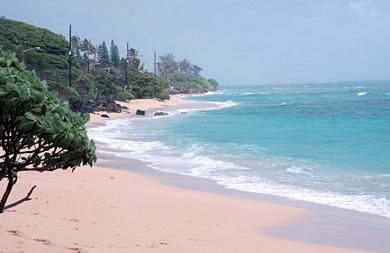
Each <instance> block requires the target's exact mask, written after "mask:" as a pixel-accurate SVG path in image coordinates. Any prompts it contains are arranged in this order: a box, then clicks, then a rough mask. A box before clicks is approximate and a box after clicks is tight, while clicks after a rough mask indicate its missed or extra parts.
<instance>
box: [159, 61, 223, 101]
mask: <svg viewBox="0 0 390 253" xmlns="http://www.w3.org/2000/svg"><path fill="white" fill-rule="evenodd" d="M158 70H159V73H160V76H161V77H162V78H164V79H165V80H167V81H168V82H170V83H171V84H172V88H173V90H172V93H184V94H191V93H204V92H207V91H214V90H216V89H217V88H218V82H217V81H215V80H213V79H209V80H207V79H205V78H204V77H202V76H201V75H200V72H201V71H202V68H201V67H199V66H197V65H195V64H192V63H191V62H190V61H188V60H187V59H184V60H181V61H176V60H175V57H174V56H173V54H167V55H163V56H160V58H159V62H158Z"/></svg>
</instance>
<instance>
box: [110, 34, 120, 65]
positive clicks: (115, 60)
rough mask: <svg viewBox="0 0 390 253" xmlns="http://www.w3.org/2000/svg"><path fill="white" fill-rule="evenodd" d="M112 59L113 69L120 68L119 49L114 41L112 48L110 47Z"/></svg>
mask: <svg viewBox="0 0 390 253" xmlns="http://www.w3.org/2000/svg"><path fill="white" fill-rule="evenodd" d="M110 59H111V63H112V66H113V67H119V61H120V56H119V48H118V46H117V45H115V43H114V41H113V40H111V46H110Z"/></svg>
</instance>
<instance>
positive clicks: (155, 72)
mask: <svg viewBox="0 0 390 253" xmlns="http://www.w3.org/2000/svg"><path fill="white" fill-rule="evenodd" d="M153 73H154V76H157V53H156V51H154V72H153Z"/></svg>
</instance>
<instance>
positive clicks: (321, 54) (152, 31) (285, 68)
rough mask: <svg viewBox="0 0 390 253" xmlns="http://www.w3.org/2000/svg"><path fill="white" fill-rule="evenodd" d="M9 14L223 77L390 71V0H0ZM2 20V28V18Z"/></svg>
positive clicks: (324, 76)
mask: <svg viewBox="0 0 390 253" xmlns="http://www.w3.org/2000/svg"><path fill="white" fill-rule="evenodd" d="M0 3H1V7H0V15H2V16H5V17H7V18H10V19H16V20H19V21H24V22H27V23H31V24H34V25H36V26H40V27H45V28H48V29H50V30H52V31H54V32H56V33H61V34H64V35H65V34H67V33H68V27H69V24H72V30H73V33H74V34H75V35H78V36H80V37H81V38H88V39H91V40H92V41H93V42H94V43H95V44H98V43H101V42H102V41H106V43H109V42H110V41H111V39H114V41H115V42H116V44H118V46H119V47H120V50H121V53H122V55H123V54H124V52H125V43H126V42H127V41H128V42H129V44H130V47H134V48H136V49H138V50H139V52H140V54H141V55H142V60H143V61H144V62H145V65H146V68H147V69H149V70H152V64H153V52H154V51H157V54H158V55H162V54H166V53H173V54H174V55H175V56H176V58H177V59H183V58H187V59H189V60H190V61H191V62H192V63H194V64H197V65H199V66H201V67H202V68H203V69H204V70H203V74H204V75H205V76H206V77H209V78H215V79H216V80H218V81H219V82H220V83H221V84H222V85H238V84H245V85H249V84H272V83H304V82H305V83H306V82H324V81H354V80H389V79H390V1H389V0H268V1H263V0H257V1H250V0H137V1H136V0H110V1H102V0H67V1H60V0H34V1H32V0H24V1H23V0H0ZM0 29H1V27H0Z"/></svg>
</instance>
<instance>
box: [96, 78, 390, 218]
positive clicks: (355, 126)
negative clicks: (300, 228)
mask: <svg viewBox="0 0 390 253" xmlns="http://www.w3.org/2000/svg"><path fill="white" fill-rule="evenodd" d="M188 99H192V100H200V101H209V102H210V101H211V102H216V103H217V104H218V105H220V106H222V107H223V108H220V109H218V110H208V111H188V112H187V113H186V114H180V113H178V114H176V115H175V116H172V117H167V118H158V119H144V120H137V119H135V120H134V119H133V120H120V121H116V122H112V123H110V124H109V125H108V126H106V127H103V128H100V129H92V132H91V134H92V136H93V137H94V138H97V139H100V140H102V141H106V142H109V143H110V144H111V145H112V146H113V147H115V148H122V149H124V150H126V152H127V153H125V154H122V155H126V156H130V157H137V158H139V159H141V160H144V161H148V162H150V163H151V166H152V167H154V168H155V169H159V170H163V171H170V172H175V173H180V174H186V175H193V176H198V177H205V178H210V179H214V180H216V181H217V182H218V183H219V184H221V185H224V186H226V187H228V188H233V189H238V190H244V191H251V192H259V193H265V194H271V195H277V196H282V197H287V198H292V199H298V200H305V201H310V202H316V203H322V204H326V205H332V206H337V207H342V208H348V209H353V210H358V211H363V212H367V213H373V214H378V215H382V216H387V217H390V82H353V83H352V82H350V83H316V84H289V85H262V86H237V87H226V88H224V89H222V90H221V91H218V92H217V93H215V94H212V95H208V96H201V97H189V98H188ZM135 121H137V122H136V124H135ZM102 132H104V133H105V134H104V135H102V134H101V133H102ZM107 133H110V134H107ZM112 139H115V140H116V141H112Z"/></svg>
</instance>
